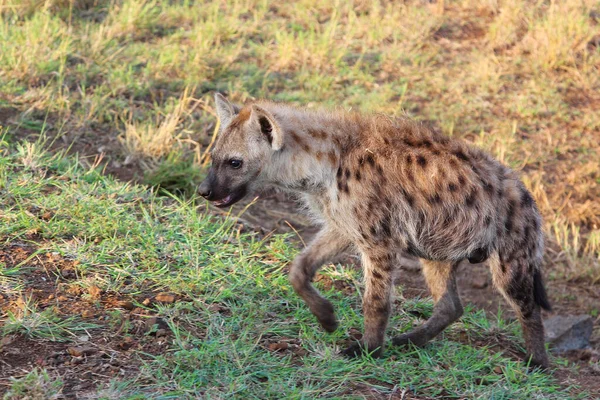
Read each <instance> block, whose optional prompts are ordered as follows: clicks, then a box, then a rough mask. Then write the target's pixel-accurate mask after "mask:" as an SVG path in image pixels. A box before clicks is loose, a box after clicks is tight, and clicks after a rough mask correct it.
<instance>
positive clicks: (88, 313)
mask: <svg viewBox="0 0 600 400" xmlns="http://www.w3.org/2000/svg"><path fill="white" fill-rule="evenodd" d="M81 316H82V317H83V318H92V317H93V316H94V312H93V311H92V310H83V311H82V312H81Z"/></svg>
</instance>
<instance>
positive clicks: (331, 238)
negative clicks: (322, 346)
mask: <svg viewBox="0 0 600 400" xmlns="http://www.w3.org/2000/svg"><path fill="white" fill-rule="evenodd" d="M350 244H351V243H350V241H348V240H347V239H346V238H344V237H343V236H342V235H340V234H339V233H337V232H334V231H331V230H322V231H321V232H319V233H318V234H317V236H316V237H315V238H314V239H313V241H312V242H311V243H310V244H309V245H308V247H307V248H306V249H304V251H302V253H300V254H299V255H298V256H297V257H296V258H295V259H294V261H293V262H292V266H291V268H290V273H289V279H290V282H291V283H292V286H293V287H294V290H295V291H296V293H297V294H298V295H299V296H300V297H301V298H302V299H303V300H304V301H305V302H306V304H307V305H308V308H309V309H310V311H311V312H312V313H313V314H314V315H315V316H316V317H317V320H318V321H319V323H320V324H321V326H322V327H323V328H324V329H325V330H326V331H327V332H333V331H335V330H336V329H337V325H338V323H337V320H336V318H335V314H334V310H333V305H332V304H331V302H329V300H327V299H325V298H324V297H323V296H321V295H320V294H319V292H318V291H317V290H316V289H315V288H314V287H313V285H312V284H311V282H312V279H313V277H314V276H315V274H316V273H317V271H318V270H319V268H321V266H322V265H323V264H324V263H325V262H327V261H329V260H331V259H332V258H333V257H335V256H336V255H338V254H339V253H341V252H342V251H344V250H345V249H347V248H348V247H349V246H350Z"/></svg>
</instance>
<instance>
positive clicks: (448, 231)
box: [406, 218, 495, 263]
mask: <svg viewBox="0 0 600 400" xmlns="http://www.w3.org/2000/svg"><path fill="white" fill-rule="evenodd" d="M421 221H423V220H421ZM411 228H412V229H407V233H408V235H407V239H406V251H407V252H408V253H409V254H412V255H414V256H416V257H419V258H424V259H427V260H434V261H448V260H453V261H458V260H462V259H465V258H466V259H469V261H470V262H472V263H479V262H483V261H485V259H487V257H488V256H489V254H491V253H492V251H493V248H494V241H495V230H494V229H493V227H491V226H489V227H488V226H485V224H480V223H479V220H475V219H473V220H467V219H464V218H461V219H456V220H453V219H444V220H439V219H434V220H432V221H427V220H425V221H423V222H421V224H419V223H416V224H414V225H413V226H412V227H411Z"/></svg>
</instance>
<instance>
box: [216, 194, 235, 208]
mask: <svg viewBox="0 0 600 400" xmlns="http://www.w3.org/2000/svg"><path fill="white" fill-rule="evenodd" d="M231 196H232V195H231V194H230V195H229V196H227V197H225V198H224V199H221V200H216V201H215V203H214V204H215V206H217V207H220V206H224V205H225V204H227V203H229V202H230V201H231Z"/></svg>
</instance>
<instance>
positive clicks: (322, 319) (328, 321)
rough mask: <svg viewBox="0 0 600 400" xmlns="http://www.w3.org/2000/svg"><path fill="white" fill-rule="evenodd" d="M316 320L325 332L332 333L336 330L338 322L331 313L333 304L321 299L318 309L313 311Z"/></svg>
mask: <svg viewBox="0 0 600 400" xmlns="http://www.w3.org/2000/svg"><path fill="white" fill-rule="evenodd" d="M313 313H314V314H315V316H316V317H317V320H318V321H319V323H320V324H321V326H322V327H323V329H325V330H326V331H327V332H329V333H331V332H334V331H335V330H336V329H337V328H338V322H337V319H336V318H335V313H334V311H333V304H331V303H330V302H329V301H327V300H325V299H323V302H321V304H319V307H318V308H317V309H315V310H313Z"/></svg>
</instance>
